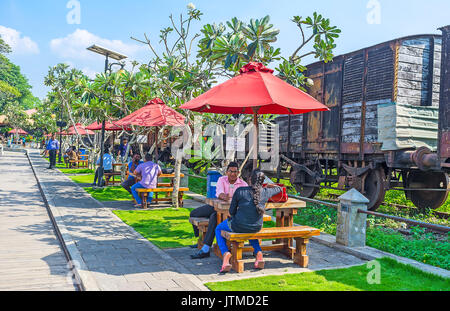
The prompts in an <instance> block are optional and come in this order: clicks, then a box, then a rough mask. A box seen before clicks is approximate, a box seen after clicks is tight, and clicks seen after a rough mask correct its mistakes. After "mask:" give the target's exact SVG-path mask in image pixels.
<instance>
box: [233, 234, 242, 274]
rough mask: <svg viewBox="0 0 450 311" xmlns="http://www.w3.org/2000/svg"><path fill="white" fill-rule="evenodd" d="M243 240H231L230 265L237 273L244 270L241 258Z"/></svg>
mask: <svg viewBox="0 0 450 311" xmlns="http://www.w3.org/2000/svg"><path fill="white" fill-rule="evenodd" d="M243 248H244V242H234V241H233V242H231V265H232V267H233V270H234V271H236V272H237V273H242V272H244V261H243V260H242V249H243Z"/></svg>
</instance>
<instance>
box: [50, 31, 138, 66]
mask: <svg viewBox="0 0 450 311" xmlns="http://www.w3.org/2000/svg"><path fill="white" fill-rule="evenodd" d="M93 44H96V45H100V46H103V47H105V48H109V49H111V50H113V51H117V52H119V53H121V54H125V55H126V56H128V57H133V56H135V55H136V54H137V53H139V52H140V51H143V50H144V49H145V46H143V45H138V44H128V43H124V42H122V41H121V40H109V39H104V38H101V37H99V36H97V35H94V34H92V33H90V32H89V31H87V30H83V29H77V30H75V31H74V32H73V33H71V34H69V35H67V36H66V37H64V38H57V39H53V40H51V42H50V48H51V49H52V51H53V53H55V54H57V55H58V56H60V57H62V58H69V59H81V60H93V59H95V55H96V54H95V53H93V52H90V51H88V50H86V48H88V47H89V46H91V45H93Z"/></svg>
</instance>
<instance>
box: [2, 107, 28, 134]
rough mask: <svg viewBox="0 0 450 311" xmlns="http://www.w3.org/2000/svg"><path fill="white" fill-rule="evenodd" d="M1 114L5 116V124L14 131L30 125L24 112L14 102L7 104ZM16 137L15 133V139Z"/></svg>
mask: <svg viewBox="0 0 450 311" xmlns="http://www.w3.org/2000/svg"><path fill="white" fill-rule="evenodd" d="M3 113H4V114H5V116H6V123H8V124H9V125H10V126H11V127H12V128H13V129H14V130H17V129H26V128H28V127H29V125H30V123H29V121H28V115H27V114H26V113H25V110H24V109H23V108H22V107H21V106H19V105H17V103H15V102H8V103H7V104H6V105H5V107H4V109H3ZM18 136H19V135H18V134H17V133H16V137H17V138H18Z"/></svg>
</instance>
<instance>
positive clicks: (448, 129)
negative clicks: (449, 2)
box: [439, 26, 450, 161]
mask: <svg viewBox="0 0 450 311" xmlns="http://www.w3.org/2000/svg"><path fill="white" fill-rule="evenodd" d="M441 30H442V59H441V77H440V78H441V79H440V101H439V132H440V145H439V156H440V158H442V159H443V160H444V161H445V159H446V158H450V104H449V103H450V26H446V27H443V28H441Z"/></svg>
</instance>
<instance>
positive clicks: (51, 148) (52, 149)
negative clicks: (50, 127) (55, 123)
mask: <svg viewBox="0 0 450 311" xmlns="http://www.w3.org/2000/svg"><path fill="white" fill-rule="evenodd" d="M46 149H47V150H48V153H49V160H50V166H49V167H48V169H53V168H54V167H55V166H56V152H57V151H58V149H59V141H57V140H56V139H55V134H52V138H50V140H49V141H48V143H47V148H46Z"/></svg>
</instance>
